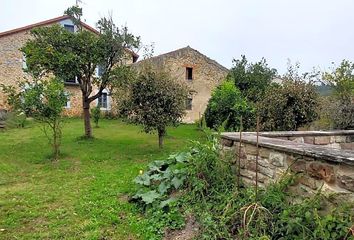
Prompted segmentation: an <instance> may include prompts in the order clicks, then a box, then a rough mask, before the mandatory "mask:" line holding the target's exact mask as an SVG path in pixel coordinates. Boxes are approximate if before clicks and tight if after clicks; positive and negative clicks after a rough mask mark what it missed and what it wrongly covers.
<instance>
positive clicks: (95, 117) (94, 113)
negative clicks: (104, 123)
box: [91, 106, 101, 128]
mask: <svg viewBox="0 0 354 240" xmlns="http://www.w3.org/2000/svg"><path fill="white" fill-rule="evenodd" d="M91 116H92V118H93V122H94V123H95V125H96V128H98V121H99V120H100V118H101V109H100V107H99V106H96V107H94V108H92V110H91Z"/></svg>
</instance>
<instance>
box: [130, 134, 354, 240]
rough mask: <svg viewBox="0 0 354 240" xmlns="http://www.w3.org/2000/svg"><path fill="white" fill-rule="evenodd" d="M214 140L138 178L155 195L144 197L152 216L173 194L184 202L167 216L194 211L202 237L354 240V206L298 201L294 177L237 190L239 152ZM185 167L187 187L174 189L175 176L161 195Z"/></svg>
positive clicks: (318, 197) (317, 198) (318, 200)
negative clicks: (174, 169) (176, 171)
mask: <svg viewBox="0 0 354 240" xmlns="http://www.w3.org/2000/svg"><path fill="white" fill-rule="evenodd" d="M209 139H210V140H209V141H208V142H206V143H203V144H202V143H199V142H193V145H192V147H191V148H190V150H189V151H188V152H183V153H180V154H177V155H173V156H170V158H169V160H165V161H158V162H154V163H153V164H151V165H150V166H149V170H148V171H147V174H146V175H145V176H144V175H141V176H138V177H137V179H136V182H137V183H139V184H140V185H141V186H143V189H144V191H145V192H146V193H148V194H147V196H149V199H148V200H149V201H146V200H147V199H145V200H144V199H142V198H141V196H139V193H138V197H139V199H141V203H143V206H145V208H147V209H149V210H148V211H147V213H149V214H148V215H147V216H150V217H151V213H154V212H157V211H159V209H161V208H160V207H161V203H162V202H163V201H164V199H169V198H170V197H171V194H172V195H174V196H179V198H178V199H177V200H176V203H179V204H177V206H174V207H171V206H170V207H169V208H168V209H166V210H167V211H166V212H164V214H168V213H169V212H170V211H172V212H173V213H176V211H177V210H180V211H181V212H182V213H183V214H187V213H193V214H194V215H195V216H196V217H197V220H198V222H199V224H200V227H201V230H200V233H199V236H198V239H208V240H210V239H230V240H231V239H289V240H290V239H309V240H315V239H327V240H332V239H338V240H339V239H354V236H351V235H350V234H351V232H350V231H349V229H350V227H351V226H352V223H353V221H354V211H353V206H350V205H348V206H346V204H341V205H336V204H334V203H331V202H329V201H328V200H327V199H326V198H324V196H322V195H321V193H320V192H319V193H317V194H316V195H314V196H313V197H304V198H301V197H300V196H297V197H296V199H297V200H296V201H294V197H295V196H294V195H293V194H292V193H291V192H290V191H289V190H288V187H289V186H290V185H291V184H292V183H293V182H294V180H295V178H296V176H294V175H291V174H289V173H286V174H285V175H284V176H283V177H282V178H281V179H280V180H279V181H278V182H276V183H273V184H270V185H268V186H267V187H266V188H261V189H258V192H257V193H256V191H255V188H253V187H246V186H244V185H243V184H242V182H241V185H240V186H237V182H238V181H237V178H236V174H235V171H234V170H235V169H234V164H235V163H234V156H233V154H231V155H228V154H226V153H224V152H222V151H221V149H220V144H219V142H218V140H217V137H215V136H214V137H212V136H210V138H209ZM177 159H182V161H177ZM167 163H168V164H167ZM181 163H183V168H182V169H185V170H184V171H183V174H184V175H183V176H185V179H184V181H183V184H181V185H179V187H178V188H173V187H172V185H173V184H172V181H171V178H169V186H170V189H172V190H171V191H167V192H164V193H158V188H159V187H160V186H161V184H162V181H163V180H161V179H162V176H164V174H165V172H168V171H166V169H168V168H172V167H173V166H178V165H180V164H181ZM165 164H167V165H168V166H167V165H165ZM156 173H157V174H158V175H157V176H156V175H155V174H156ZM151 191H152V192H151ZM176 191H177V193H176ZM256 194H257V199H256V197H255V196H256ZM158 195H159V196H158ZM150 197H151V198H150ZM324 209H330V211H329V212H326V211H324ZM160 219H161V218H160ZM160 219H159V218H155V217H151V221H153V223H155V224H154V226H155V227H160V230H159V231H160V232H163V231H164V229H165V228H168V227H169V224H168V221H165V220H160ZM163 219H166V218H163ZM177 222H178V221H177ZM170 224H172V226H174V224H176V222H173V221H172V222H170Z"/></svg>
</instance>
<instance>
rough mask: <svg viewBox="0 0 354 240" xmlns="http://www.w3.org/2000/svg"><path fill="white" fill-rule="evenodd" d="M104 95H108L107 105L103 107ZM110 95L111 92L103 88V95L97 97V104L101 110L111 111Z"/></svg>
mask: <svg viewBox="0 0 354 240" xmlns="http://www.w3.org/2000/svg"><path fill="white" fill-rule="evenodd" d="M103 95H105V96H106V107H103V106H102V104H100V99H101V98H102V96H103ZM109 96H110V94H109V92H108V91H107V90H103V92H102V95H101V96H99V97H98V98H97V101H96V106H97V107H99V108H100V110H102V111H109V110H111V105H110V99H109Z"/></svg>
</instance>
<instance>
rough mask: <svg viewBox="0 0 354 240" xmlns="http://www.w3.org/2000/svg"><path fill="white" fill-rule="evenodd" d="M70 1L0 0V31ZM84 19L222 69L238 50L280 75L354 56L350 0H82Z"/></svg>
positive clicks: (353, 2) (59, 10) (353, 3)
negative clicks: (109, 21)
mask: <svg viewBox="0 0 354 240" xmlns="http://www.w3.org/2000/svg"><path fill="white" fill-rule="evenodd" d="M74 3H75V0H60V1H59V0H57V1H49V0H30V1H29V0H0V6H1V8H0V32H2V31H6V30H10V29H13V28H17V27H21V26H25V25H29V24H32V23H35V22H39V21H43V20H46V19H50V18H53V17H57V16H60V15H62V14H63V12H64V10H65V9H66V8H67V7H69V6H71V5H73V4H74ZM81 6H82V7H83V11H84V19H85V20H86V23H88V24H89V25H91V26H95V23H96V22H97V20H98V19H99V18H100V17H102V16H106V15H108V13H109V12H111V13H112V14H113V18H114V20H115V22H116V23H117V24H119V25H122V24H126V25H127V26H128V28H129V29H130V30H131V31H132V32H133V33H135V34H137V35H140V36H141V38H142V41H143V42H144V43H146V44H148V43H151V42H154V43H155V54H161V53H164V52H168V51H172V50H175V49H177V48H181V47H185V46H187V45H190V46H191V47H193V48H195V49H197V50H199V51H200V52H202V53H204V54H205V55H207V56H209V57H210V58H212V59H214V60H216V61H218V62H219V63H221V64H222V65H224V66H225V67H228V68H229V67H231V66H232V59H233V58H239V57H240V55H241V54H244V55H246V57H247V58H248V59H249V60H251V61H258V60H259V59H260V58H261V57H265V58H266V59H267V61H268V63H269V65H270V66H271V67H274V68H276V69H278V71H279V73H281V74H283V73H284V72H285V70H286V63H287V59H288V58H289V59H291V60H292V62H295V61H299V62H300V63H301V66H302V68H301V70H302V71H310V70H311V69H312V68H313V67H320V68H322V69H326V68H328V67H330V66H331V62H335V63H339V62H340V61H341V60H342V59H344V58H345V59H349V60H352V61H353V60H354V28H353V24H354V13H353V12H354V0H125V1H121V0H100V1H94V0H83V2H82V4H81Z"/></svg>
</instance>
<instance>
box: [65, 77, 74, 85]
mask: <svg viewBox="0 0 354 240" xmlns="http://www.w3.org/2000/svg"><path fill="white" fill-rule="evenodd" d="M64 83H69V84H70V83H71V84H72V83H77V82H76V77H68V78H67V79H64Z"/></svg>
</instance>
